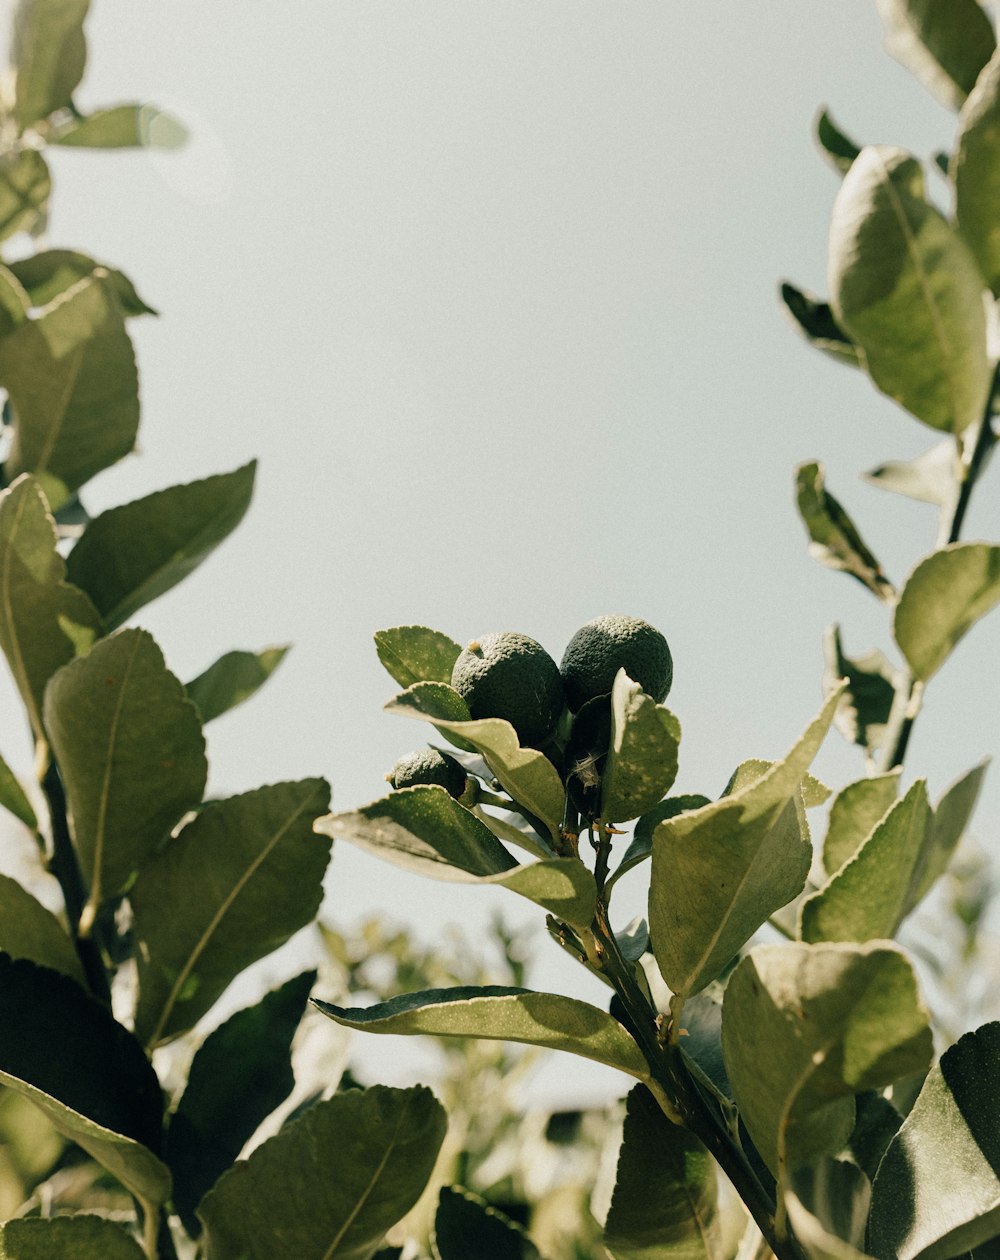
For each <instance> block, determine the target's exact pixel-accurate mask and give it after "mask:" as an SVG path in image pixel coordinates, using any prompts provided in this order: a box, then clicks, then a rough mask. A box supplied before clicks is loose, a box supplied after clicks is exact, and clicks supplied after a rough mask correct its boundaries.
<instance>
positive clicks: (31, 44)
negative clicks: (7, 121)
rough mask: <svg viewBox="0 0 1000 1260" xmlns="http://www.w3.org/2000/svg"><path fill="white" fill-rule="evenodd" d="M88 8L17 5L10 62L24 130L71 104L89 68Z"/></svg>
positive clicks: (51, 2)
mask: <svg viewBox="0 0 1000 1260" xmlns="http://www.w3.org/2000/svg"><path fill="white" fill-rule="evenodd" d="M89 7H90V0H18V5H17V8H16V9H15V11H14V28H13V38H12V40H11V50H10V60H11V66H12V67H13V69H14V72H15V79H14V87H15V96H14V118H15V119H16V120H17V123H18V125H19V126H20V127H21V128H22V130H23V129H24V128H25V127H28V126H30V125H31V124H32V123H33V122H38V120H39V119H41V118H47V117H48V115H49V114H51V113H53V112H54V111H55V110H57V109H63V108H65V107H67V106H69V105H70V104H71V103H72V98H73V92H74V90H75V89H76V87H77V85H78V84H79V82H80V80H81V79H82V78H83V69H84V66H85V65H86V63H87V41H86V39H85V38H84V34H83V20H84V18H85V17H86V16H87V9H88V8H89Z"/></svg>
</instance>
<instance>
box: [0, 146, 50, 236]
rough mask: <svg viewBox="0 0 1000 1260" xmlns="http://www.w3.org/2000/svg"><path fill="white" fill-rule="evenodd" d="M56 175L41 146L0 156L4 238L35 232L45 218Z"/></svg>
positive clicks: (0, 229) (0, 222)
mask: <svg viewBox="0 0 1000 1260" xmlns="http://www.w3.org/2000/svg"><path fill="white" fill-rule="evenodd" d="M51 191H52V176H51V175H50V174H49V168H48V166H47V165H46V164H45V159H44V158H43V157H42V155H41V154H40V153H39V152H38V150H37V149H21V150H19V151H17V152H13V153H6V154H4V155H3V156H2V157H0V240H6V239H7V237H8V236H13V235H14V233H15V232H33V231H35V230H36V229H37V228H38V227H39V226H40V224H41V223H42V222H43V221H44V217H45V211H46V207H47V205H48V200H49V193H50V192H51Z"/></svg>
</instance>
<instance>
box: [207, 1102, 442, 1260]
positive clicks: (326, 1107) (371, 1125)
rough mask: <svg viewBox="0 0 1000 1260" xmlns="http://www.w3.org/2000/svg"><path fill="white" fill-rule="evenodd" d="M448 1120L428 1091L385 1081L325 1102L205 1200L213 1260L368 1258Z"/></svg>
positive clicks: (407, 1202)
mask: <svg viewBox="0 0 1000 1260" xmlns="http://www.w3.org/2000/svg"><path fill="white" fill-rule="evenodd" d="M446 1129H447V1118H446V1116H445V1113H444V1108H443V1107H442V1106H441V1104H440V1103H439V1102H438V1101H437V1099H436V1098H435V1097H434V1095H433V1094H432V1093H431V1092H430V1090H429V1089H426V1088H425V1087H423V1086H417V1087H416V1088H414V1089H389V1088H387V1087H386V1086H383V1085H375V1086H372V1088H371V1089H366V1090H364V1091H360V1090H350V1091H348V1092H347V1093H343V1094H338V1095H337V1096H336V1097H334V1098H330V1099H328V1100H326V1101H325V1102H319V1103H317V1104H316V1106H315V1107H312V1108H311V1109H310V1110H309V1111H307V1112H306V1113H305V1115H303V1116H302V1117H301V1118H300V1119H298V1120H296V1121H295V1122H294V1123H292V1124H290V1125H288V1126H286V1127H285V1128H284V1129H282V1130H281V1132H280V1133H278V1134H277V1135H276V1136H275V1137H273V1138H271V1139H270V1140H269V1141H267V1142H265V1143H264V1144H263V1145H262V1146H259V1147H258V1148H257V1149H256V1150H255V1151H254V1152H253V1154H252V1155H251V1156H250V1158H249V1159H248V1160H246V1161H242V1162H240V1163H239V1164H237V1165H236V1166H235V1168H233V1169H232V1170H231V1171H230V1172H227V1173H225V1174H224V1175H223V1176H222V1178H220V1180H219V1182H218V1183H217V1184H216V1186H215V1188H214V1189H213V1190H211V1191H209V1193H208V1194H207V1195H206V1196H205V1198H204V1199H203V1200H202V1205H201V1209H200V1211H199V1213H198V1214H199V1216H200V1217H201V1219H202V1221H203V1222H204V1224H205V1233H206V1235H207V1239H208V1255H209V1256H211V1258H212V1260H274V1256H275V1247H276V1245H278V1243H279V1240H280V1248H281V1254H282V1255H286V1256H295V1257H296V1260H368V1258H369V1257H370V1256H372V1254H373V1253H374V1252H375V1251H376V1250H377V1248H378V1246H379V1244H380V1243H381V1242H382V1240H383V1238H384V1237H385V1235H386V1232H387V1231H388V1230H389V1229H390V1228H391V1227H392V1226H393V1225H395V1224H396V1222H397V1221H399V1220H400V1219H401V1218H402V1217H404V1216H405V1215H406V1213H407V1212H408V1211H409V1210H410V1208H412V1207H413V1205H414V1204H415V1203H416V1202H417V1200H418V1199H419V1197H420V1194H421V1191H422V1190H423V1188H424V1186H425V1185H426V1183H427V1180H428V1178H429V1177H430V1175H431V1172H432V1170H433V1168H434V1163H435V1161H436V1159H437V1155H438V1151H439V1150H440V1148H441V1143H442V1142H443V1141H444V1136H445V1131H446Z"/></svg>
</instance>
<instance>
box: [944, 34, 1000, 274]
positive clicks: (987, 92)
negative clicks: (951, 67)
mask: <svg viewBox="0 0 1000 1260" xmlns="http://www.w3.org/2000/svg"><path fill="white" fill-rule="evenodd" d="M950 174H951V178H952V180H953V182H954V185H955V220H956V222H957V223H958V227H959V230H960V231H961V233H962V235H963V236H964V238H965V240H966V241H967V242H968V244H969V245H970V246H971V248H972V252H973V253H974V254H975V256H976V260H977V262H978V263H979V268H980V271H981V272H982V275H983V278H984V279H985V281H986V283H987V284H988V285H989V287H990V288H991V289H992V290H993V292H994V293H997V292H1000V224H998V222H997V213H996V206H997V198H998V197H1000V53H998V52H994V53H993V56H992V58H991V60H990V62H989V65H987V66H986V68H985V69H984V70H983V72H982V74H981V75H980V76H979V79H978V81H977V82H976V85H975V87H974V88H973V89H972V91H971V93H970V95H969V99H968V100H967V101H966V102H965V106H964V108H963V109H962V116H961V118H960V120H959V135H958V143H957V145H956V146H955V155H954V157H953V159H952V164H951V168H950Z"/></svg>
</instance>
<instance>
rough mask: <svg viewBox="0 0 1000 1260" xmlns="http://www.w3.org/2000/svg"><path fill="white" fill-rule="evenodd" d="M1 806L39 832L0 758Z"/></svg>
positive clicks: (28, 804) (31, 811)
mask: <svg viewBox="0 0 1000 1260" xmlns="http://www.w3.org/2000/svg"><path fill="white" fill-rule="evenodd" d="M0 563H2V561H0ZM0 805H2V806H3V807H4V809H6V810H9V811H10V812H11V813H12V814H13V815H14V817H15V818H17V819H19V820H20V821H21V822H23V823H24V825H25V826H26V827H27V828H28V829H29V830H30V831H37V830H38V819H37V817H36V816H35V811H34V809H33V808H32V806H31V802H30V801H29V800H28V798H27V796H26V795H25V792H24V788H23V787H21V784H20V782H19V781H18V778H17V775H15V774H14V771H13V770H11V768H10V766H8V765H7V763H6V761H4V759H3V757H0Z"/></svg>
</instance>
